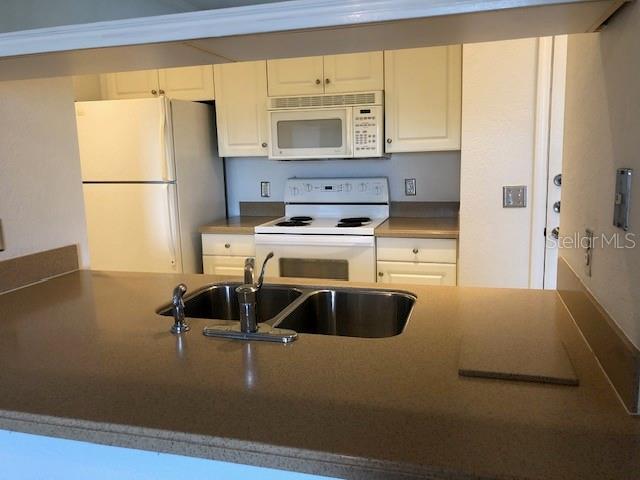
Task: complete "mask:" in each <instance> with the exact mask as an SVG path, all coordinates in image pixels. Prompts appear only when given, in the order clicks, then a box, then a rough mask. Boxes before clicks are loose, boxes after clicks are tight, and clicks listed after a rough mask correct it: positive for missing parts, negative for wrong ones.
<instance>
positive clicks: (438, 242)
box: [376, 238, 458, 263]
mask: <svg viewBox="0 0 640 480" xmlns="http://www.w3.org/2000/svg"><path fill="white" fill-rule="evenodd" d="M376 242H377V243H376V245H377V250H376V253H377V257H378V260H389V261H396V262H431V263H456V248H457V243H458V242H457V240H455V239H453V238H378V239H377V240H376Z"/></svg>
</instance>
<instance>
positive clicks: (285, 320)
mask: <svg viewBox="0 0 640 480" xmlns="http://www.w3.org/2000/svg"><path fill="white" fill-rule="evenodd" d="M239 285H241V284H240V283H238V282H235V283H219V284H214V285H210V286H207V287H205V288H202V289H200V290H197V291H195V292H194V293H192V294H190V295H188V296H185V297H184V316H185V317H188V318H205V319H210V320H214V321H215V320H222V321H226V322H217V323H214V324H213V325H211V326H207V327H205V329H204V332H203V333H204V334H205V335H207V336H217V337H225V338H235V339H241V340H268V341H277V342H283V343H288V342H291V341H293V340H295V338H296V333H307V334H317V335H335V336H345V337H363V338H383V337H393V336H395V335H399V334H401V333H402V331H403V330H404V328H405V326H406V324H407V321H408V320H409V317H410V315H411V310H412V309H413V305H414V303H415V301H416V297H415V296H414V295H412V294H410V293H407V292H401V291H394V290H377V289H371V290H365V289H360V288H336V289H334V288H315V287H307V286H304V287H302V286H301V287H295V286H288V285H264V286H263V287H262V289H261V290H260V292H259V293H258V302H257V308H258V311H257V317H258V321H259V332H256V333H255V334H247V333H242V332H240V330H239V328H236V327H234V326H233V325H229V322H228V321H229V320H232V321H233V320H235V321H238V320H239V318H240V315H239V313H240V312H239V304H238V296H237V294H236V287H238V286H239ZM158 313H159V314H160V315H164V316H172V315H173V306H172V305H171V304H169V305H165V306H163V307H161V308H160V309H159V310H158ZM238 325H239V322H238Z"/></svg>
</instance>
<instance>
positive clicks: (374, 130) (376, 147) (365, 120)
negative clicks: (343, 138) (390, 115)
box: [353, 105, 384, 157]
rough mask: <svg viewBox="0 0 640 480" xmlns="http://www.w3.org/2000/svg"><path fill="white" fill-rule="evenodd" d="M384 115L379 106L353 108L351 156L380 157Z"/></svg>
mask: <svg viewBox="0 0 640 480" xmlns="http://www.w3.org/2000/svg"><path fill="white" fill-rule="evenodd" d="M383 122H384V115H383V112H382V106H381V105H371V106H366V107H364V106H363V107H354V108H353V156H354V157H379V156H381V155H382V145H383V138H382V137H383V135H382V124H383Z"/></svg>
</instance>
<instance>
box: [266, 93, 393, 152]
mask: <svg viewBox="0 0 640 480" xmlns="http://www.w3.org/2000/svg"><path fill="white" fill-rule="evenodd" d="M382 102H383V99H382V92H361V93H346V94H339V95H312V96H300V97H271V98H269V158H273V159H276V160H305V159H306V160H310V159H317V158H372V157H382V156H383V155H384V148H383V146H384V142H383V139H384V135H383V131H382V127H383V125H384V107H383V103H382Z"/></svg>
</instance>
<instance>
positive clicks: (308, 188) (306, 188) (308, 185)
mask: <svg viewBox="0 0 640 480" xmlns="http://www.w3.org/2000/svg"><path fill="white" fill-rule="evenodd" d="M312 188H313V187H312V186H311V184H310V183H305V184H304V189H305V190H306V191H307V192H310V191H311V189H312Z"/></svg>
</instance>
